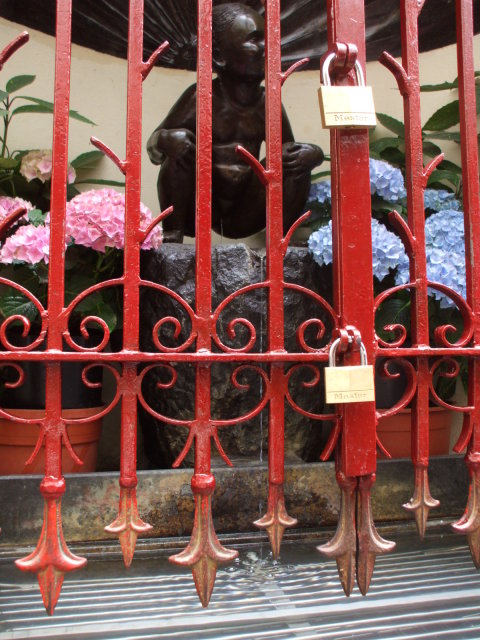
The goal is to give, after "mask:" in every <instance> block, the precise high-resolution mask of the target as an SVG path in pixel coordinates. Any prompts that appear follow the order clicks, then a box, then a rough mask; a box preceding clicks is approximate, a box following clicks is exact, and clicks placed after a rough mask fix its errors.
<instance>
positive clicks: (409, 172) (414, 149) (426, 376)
mask: <svg viewBox="0 0 480 640" xmlns="http://www.w3.org/2000/svg"><path fill="white" fill-rule="evenodd" d="M420 11H421V6H419V3H418V2H416V1H412V0H406V1H405V2H402V3H401V12H400V19H401V37H402V63H403V69H404V71H405V73H406V75H407V77H408V90H407V91H406V92H405V93H404V94H403V99H404V110H405V165H406V170H405V187H406V190H407V212H408V225H409V228H410V231H411V233H412V234H413V237H414V239H415V251H414V253H413V254H412V256H411V257H410V281H411V282H413V283H415V286H414V287H413V288H412V290H411V297H412V302H411V336H412V346H413V347H415V348H419V349H421V348H422V347H426V346H428V345H429V321H428V290H427V258H426V249H425V209H424V205H423V198H424V191H425V187H426V185H427V180H428V175H429V172H426V171H425V170H424V166H423V151H422V122H421V106H420V77H419V58H418V16H419V14H420ZM440 161H441V158H438V159H437V161H436V164H438V162H440ZM432 170H433V165H432ZM416 365H417V379H418V383H417V393H416V395H415V397H414V399H413V402H412V461H413V465H414V470H415V490H414V495H413V496H412V498H411V499H410V501H409V502H408V503H407V504H405V505H404V507H405V509H407V510H409V511H413V512H414V514H415V521H416V525H417V529H418V532H419V535H420V537H421V538H423V536H424V535H425V529H426V526H427V519H428V513H429V511H430V509H431V508H433V507H436V506H438V504H439V502H438V500H435V499H434V498H432V496H431V495H430V489H429V483H428V458H429V411H428V408H429V380H430V372H429V367H428V360H427V359H426V358H417V363H416Z"/></svg>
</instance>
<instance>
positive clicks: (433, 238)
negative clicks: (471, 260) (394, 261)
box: [395, 209, 467, 309]
mask: <svg viewBox="0 0 480 640" xmlns="http://www.w3.org/2000/svg"><path fill="white" fill-rule="evenodd" d="M464 242H465V234H464V226H463V213H462V211H457V210H455V209H445V210H444V211H439V212H438V213H435V214H433V215H431V216H430V217H429V218H427V221H426V222H425V246H426V252H427V276H428V279H429V280H431V281H433V282H439V283H440V284H444V285H446V286H447V287H450V288H451V289H453V290H454V291H456V292H457V293H459V294H460V295H461V296H462V297H464V298H465V297H466V293H467V291H466V280H465V244H464ZM409 279H410V277H409V272H408V263H407V265H406V266H405V265H403V264H400V265H399V268H398V270H397V274H396V278H395V280H396V282H397V284H404V283H406V282H408V281H409ZM429 293H430V295H432V296H433V297H434V298H436V299H437V300H438V301H439V302H440V307H441V308H443V309H446V308H447V307H454V306H455V304H454V302H453V301H452V300H451V299H450V298H448V297H447V296H446V295H445V294H444V293H442V292H441V291H435V290H434V289H431V290H430V291H429Z"/></svg>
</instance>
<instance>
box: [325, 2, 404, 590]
mask: <svg viewBox="0 0 480 640" xmlns="http://www.w3.org/2000/svg"><path fill="white" fill-rule="evenodd" d="M327 17H328V45H329V51H336V53H337V56H336V68H337V69H338V70H339V73H338V74H337V83H338V84H346V85H349V84H354V77H353V73H352V72H351V69H352V66H353V64H354V63H355V60H357V61H358V63H359V64H360V65H361V66H362V68H364V67H365V12H364V2H363V0H329V1H328V3H327ZM350 43H352V44H350ZM342 58H343V59H342ZM330 152H331V158H332V228H333V265H334V287H333V290H334V306H335V309H336V311H337V313H338V314H339V316H340V339H341V343H340V346H341V347H342V348H343V350H344V358H343V361H344V364H349V365H350V364H356V363H357V362H358V357H359V352H358V347H359V344H358V339H359V338H361V340H362V341H363V343H364V345H365V348H366V351H367V357H368V360H369V361H371V359H372V357H373V349H374V324H373V275H372V240H371V222H370V221H371V201H370V174H369V154H368V131H367V130H366V129H358V130H332V131H331V136H330ZM349 342H353V349H350V350H348V351H347V347H348V344H349ZM337 410H338V412H339V414H340V421H341V428H342V432H341V439H340V443H339V445H338V448H339V451H338V452H337V480H338V483H339V486H340V489H341V512H340V518H339V524H338V528H337V532H336V534H335V536H334V538H333V539H332V541H331V542H329V543H327V544H326V545H323V546H321V547H320V548H319V549H320V551H321V552H322V553H325V554H326V555H328V556H330V557H334V558H336V561H337V566H338V570H339V575H340V580H341V583H342V586H343V589H344V591H345V593H346V594H347V595H349V594H350V593H351V591H352V589H353V586H354V582H355V573H356V577H357V583H358V586H359V589H360V591H361V592H362V593H364V594H365V593H366V592H367V590H368V587H369V584H370V580H371V576H372V573H373V567H374V563H375V557H376V555H377V554H379V553H386V552H388V551H390V550H392V549H393V547H394V544H393V543H389V542H387V541H385V540H382V539H381V538H380V537H379V536H378V534H377V533H376V530H375V527H374V524H373V521H372V516H371V508H370V488H371V486H372V484H373V483H374V481H375V470H376V434H375V423H376V416H375V404H374V403H373V402H366V403H353V404H346V405H342V406H338V407H337Z"/></svg>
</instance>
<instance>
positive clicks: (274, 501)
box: [255, 0, 300, 558]
mask: <svg viewBox="0 0 480 640" xmlns="http://www.w3.org/2000/svg"><path fill="white" fill-rule="evenodd" d="M281 71H282V69H281V51H280V2H279V1H278V0H269V2H267V3H266V4H265V88H266V99H265V141H266V152H267V155H266V172H265V176H266V177H267V181H266V190H267V198H266V204H267V216H266V217H267V236H266V250H267V283H268V287H269V288H268V316H267V317H268V351H269V352H270V353H272V354H279V353H282V352H284V351H285V341H284V308H283V295H284V282H283V257H284V253H285V249H284V242H283V180H282V175H283V174H282V80H283V79H282V73H281ZM298 213H300V211H299V212H298ZM270 383H271V384H270V386H271V399H270V410H269V425H268V474H269V475H268V484H269V487H268V507H267V513H266V514H265V515H264V516H263V518H261V519H260V520H257V522H256V523H255V524H256V525H257V526H258V527H260V528H262V529H266V531H267V533H268V536H269V539H270V544H271V547H272V552H273V556H274V558H277V557H278V555H279V553H280V545H281V541H282V537H283V532H284V530H285V527H291V526H294V525H295V524H296V522H297V521H296V520H295V519H294V518H291V517H290V516H289V515H288V514H287V512H286V509H285V499H284V489H283V484H284V478H285V473H284V468H285V443H284V424H285V392H286V388H285V376H284V370H283V364H282V363H281V362H280V363H279V362H275V363H273V364H272V365H271V367H270Z"/></svg>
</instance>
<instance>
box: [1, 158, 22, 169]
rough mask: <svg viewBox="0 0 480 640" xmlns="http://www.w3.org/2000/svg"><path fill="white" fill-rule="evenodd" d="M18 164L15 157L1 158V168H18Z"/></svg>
mask: <svg viewBox="0 0 480 640" xmlns="http://www.w3.org/2000/svg"><path fill="white" fill-rule="evenodd" d="M18 164H19V162H18V160H16V159H15V158H0V169H16V168H17V167H18Z"/></svg>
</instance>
